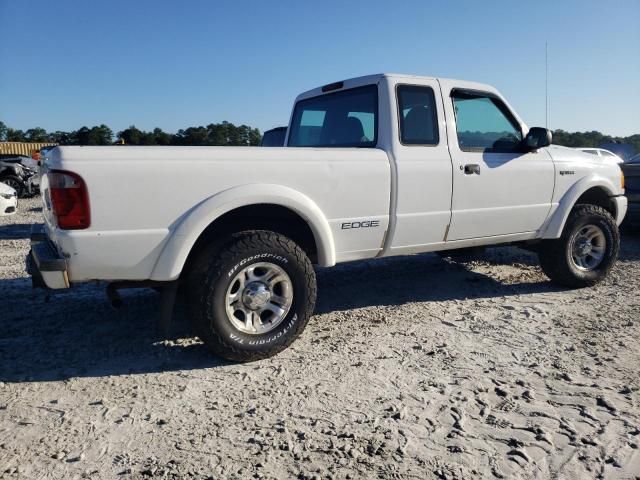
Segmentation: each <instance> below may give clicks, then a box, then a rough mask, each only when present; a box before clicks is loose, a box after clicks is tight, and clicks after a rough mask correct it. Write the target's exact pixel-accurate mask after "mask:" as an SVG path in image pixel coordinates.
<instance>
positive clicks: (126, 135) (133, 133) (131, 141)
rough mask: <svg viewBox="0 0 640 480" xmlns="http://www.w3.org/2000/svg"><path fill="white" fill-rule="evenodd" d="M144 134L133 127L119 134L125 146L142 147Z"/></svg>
mask: <svg viewBox="0 0 640 480" xmlns="http://www.w3.org/2000/svg"><path fill="white" fill-rule="evenodd" d="M143 136H144V132H142V131H141V130H139V129H138V128H136V126H135V125H131V126H130V127H129V128H127V129H125V130H122V131H121V132H118V138H119V139H121V140H123V141H124V143H125V145H142V143H141V142H142V139H143Z"/></svg>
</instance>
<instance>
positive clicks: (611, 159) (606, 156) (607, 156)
mask: <svg viewBox="0 0 640 480" xmlns="http://www.w3.org/2000/svg"><path fill="white" fill-rule="evenodd" d="M576 150H580V151H581V152H585V153H590V154H591V155H596V156H597V157H600V158H602V160H603V161H605V162H608V163H615V164H620V163H623V162H624V160H623V159H621V158H620V157H619V156H618V155H616V154H615V153H613V152H610V151H609V150H605V149H604V148H577V149H576Z"/></svg>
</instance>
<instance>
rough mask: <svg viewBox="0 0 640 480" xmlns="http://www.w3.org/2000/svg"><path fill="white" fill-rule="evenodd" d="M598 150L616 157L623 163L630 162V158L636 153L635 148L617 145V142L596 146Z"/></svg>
mask: <svg viewBox="0 0 640 480" xmlns="http://www.w3.org/2000/svg"><path fill="white" fill-rule="evenodd" d="M598 148H603V149H605V150H607V151H609V152H611V153H613V154H615V155H617V156H618V157H620V158H621V159H622V160H624V161H625V162H626V161H628V160H630V159H631V157H633V155H634V154H635V153H636V149H635V147H634V146H633V145H632V144H630V143H618V142H609V143H602V144H600V145H598Z"/></svg>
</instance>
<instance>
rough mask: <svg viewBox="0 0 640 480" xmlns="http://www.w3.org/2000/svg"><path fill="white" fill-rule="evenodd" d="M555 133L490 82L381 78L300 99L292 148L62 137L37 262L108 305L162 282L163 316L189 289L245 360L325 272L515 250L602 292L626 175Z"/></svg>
mask: <svg viewBox="0 0 640 480" xmlns="http://www.w3.org/2000/svg"><path fill="white" fill-rule="evenodd" d="M550 143H551V133H550V132H549V131H548V130H546V129H542V128H528V127H527V126H526V125H525V124H524V122H523V121H522V120H521V119H520V117H519V116H518V115H517V114H516V113H515V111H514V110H513V109H512V108H511V107H510V106H509V104H508V103H507V101H506V100H505V99H504V98H503V97H502V96H501V95H500V93H499V92H498V91H497V90H496V89H494V88H492V87H490V86H488V85H483V84H479V83H472V82H466V81H458V80H449V79H439V78H425V77H417V76H407V75H392V74H379V75H371V76H365V77H360V78H354V79H350V80H345V81H341V82H337V83H333V84H330V85H325V86H323V87H320V88H316V89H314V90H310V91H308V92H306V93H303V94H301V95H300V96H298V97H297V99H296V101H295V104H294V107H293V111H292V114H291V119H290V123H289V127H288V129H287V133H286V139H285V145H286V146H285V147H281V148H278V147H276V148H260V147H254V148H252V147H127V146H113V147H58V148H54V149H53V150H51V151H49V153H48V155H47V157H46V158H45V160H44V162H43V170H42V180H41V191H42V196H43V201H44V220H45V223H44V225H43V226H42V227H41V228H39V229H38V230H37V231H34V233H33V234H32V239H31V242H32V250H31V252H30V254H29V256H28V258H27V263H28V269H29V271H30V273H31V274H32V277H33V283H34V285H35V286H46V287H49V288H54V289H59V288H68V287H70V286H72V285H73V284H75V283H80V282H88V281H94V280H100V281H106V282H110V283H109V286H108V287H107V291H108V293H109V294H110V296H111V298H112V300H113V301H117V300H118V295H117V290H118V289H120V288H133V287H154V288H156V289H159V290H161V291H162V292H163V293H162V296H161V300H160V302H161V305H162V316H161V318H163V323H164V324H166V322H167V321H168V319H169V318H170V315H171V308H172V306H173V301H174V298H175V291H176V289H177V287H178V286H180V288H181V289H184V292H185V298H186V302H187V305H188V308H189V311H190V316H191V319H192V320H193V324H194V328H195V330H196V332H197V334H198V335H199V336H200V337H201V338H202V339H203V341H204V342H205V343H206V344H207V345H208V346H209V347H210V348H211V350H212V351H213V352H215V353H217V354H219V355H222V356H224V357H227V358H230V359H235V360H241V361H244V360H252V359H257V358H263V357H267V356H270V355H273V354H275V353H277V352H279V351H281V350H283V349H284V348H286V347H287V346H288V345H289V344H290V343H291V342H292V341H293V340H294V339H295V338H296V337H297V336H298V335H299V334H300V333H301V332H302V331H303V329H304V327H305V325H306V323H307V321H308V320H309V317H310V316H311V314H312V313H313V309H314V304H315V299H316V280H315V273H314V268H313V266H314V265H319V266H322V267H330V266H333V265H335V264H336V263H340V262H348V261H353V260H361V259H368V258H374V257H385V256H390V255H406V254H412V253H419V252H435V251H444V250H454V249H455V250H459V249H464V248H469V247H480V246H486V245H498V244H517V245H521V246H523V247H525V248H529V249H533V250H535V251H536V252H538V254H539V257H540V262H541V265H542V269H543V270H544V272H545V273H546V274H547V275H548V276H549V277H550V278H551V279H552V280H553V281H556V282H558V283H560V284H563V285H567V286H570V287H584V286H590V285H593V284H595V283H596V282H598V281H600V280H602V279H603V278H604V277H605V276H606V275H607V273H608V272H609V271H610V269H611V268H612V267H613V265H614V263H615V261H616V258H617V255H618V249H619V234H618V225H619V224H620V222H621V221H622V219H623V217H624V215H625V212H626V209H627V203H626V198H625V197H624V196H623V193H624V178H623V176H622V173H621V171H620V168H618V167H617V166H615V165H608V164H603V163H602V162H599V161H597V159H596V158H595V157H593V155H589V154H586V153H582V152H579V151H577V150H574V149H569V148H563V147H558V146H552V145H550ZM178 162H179V163H178ZM177 164H179V168H176V165H177ZM165 326H166V325H165Z"/></svg>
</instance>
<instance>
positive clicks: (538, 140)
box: [524, 127, 552, 150]
mask: <svg viewBox="0 0 640 480" xmlns="http://www.w3.org/2000/svg"><path fill="white" fill-rule="evenodd" d="M551 138H552V135H551V130H547V129H546V128H541V127H531V128H530V129H529V133H527V136H526V137H524V146H525V147H526V148H527V150H537V149H538V148H542V147H548V146H549V145H551Z"/></svg>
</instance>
